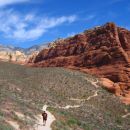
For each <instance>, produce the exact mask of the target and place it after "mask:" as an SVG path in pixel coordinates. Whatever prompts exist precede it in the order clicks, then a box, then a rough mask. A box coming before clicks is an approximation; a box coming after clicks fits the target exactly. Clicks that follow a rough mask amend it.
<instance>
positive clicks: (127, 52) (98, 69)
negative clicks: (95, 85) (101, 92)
mask: <svg viewBox="0 0 130 130" xmlns="http://www.w3.org/2000/svg"><path fill="white" fill-rule="evenodd" d="M53 44H54V43H53ZM28 63H29V64H30V65H32V66H35V67H52V66H54V67H67V68H71V69H78V70H80V71H83V72H87V73H91V74H95V75H97V76H98V77H101V78H108V79H110V80H111V81H113V82H114V83H116V84H117V85H118V86H119V87H117V85H116V87H115V86H114V85H113V92H115V93H117V92H116V91H118V95H123V96H124V97H125V96H126V95H128V94H126V93H127V92H128V91H130V31H128V30H126V29H124V28H121V27H117V26H116V25H115V24H114V23H107V24H105V25H103V26H101V27H95V28H93V29H90V30H86V31H84V32H83V33H81V34H78V35H75V36H74V37H70V38H67V39H63V40H59V42H58V41H57V42H56V44H54V45H53V46H51V47H50V48H48V49H43V50H42V51H41V52H40V53H38V55H36V56H35V57H33V60H32V59H30V60H29V61H28ZM106 86H107V85H106ZM108 89H109V87H108ZM119 90H120V91H119Z"/></svg>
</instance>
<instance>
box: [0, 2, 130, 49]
mask: <svg viewBox="0 0 130 130" xmlns="http://www.w3.org/2000/svg"><path fill="white" fill-rule="evenodd" d="M109 21H112V22H115V23H116V24H117V25H119V26H122V27H125V28H127V29H130V1H129V0H108V1H107V0H0V43H1V44H4V45H14V46H18V47H23V48H27V47H31V46H33V45H36V44H43V43H46V42H49V41H53V40H55V39H57V38H65V37H68V36H71V35H74V34H77V33H80V32H83V31H84V30H86V29H88V28H92V27H94V26H99V25H102V24H104V23H106V22H109Z"/></svg>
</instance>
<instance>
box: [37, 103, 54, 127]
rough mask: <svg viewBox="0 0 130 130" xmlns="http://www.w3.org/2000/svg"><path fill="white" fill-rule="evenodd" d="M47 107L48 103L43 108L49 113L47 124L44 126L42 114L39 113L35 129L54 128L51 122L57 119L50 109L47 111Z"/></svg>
mask: <svg viewBox="0 0 130 130" xmlns="http://www.w3.org/2000/svg"><path fill="white" fill-rule="evenodd" d="M47 107H48V106H47V105H44V106H43V109H42V110H43V111H46V113H47V115H48V119H47V122H46V125H45V126H43V119H42V116H41V115H39V116H38V121H37V124H36V126H35V130H52V128H51V124H52V123H53V121H55V117H54V116H53V115H52V114H51V113H50V112H49V111H47Z"/></svg>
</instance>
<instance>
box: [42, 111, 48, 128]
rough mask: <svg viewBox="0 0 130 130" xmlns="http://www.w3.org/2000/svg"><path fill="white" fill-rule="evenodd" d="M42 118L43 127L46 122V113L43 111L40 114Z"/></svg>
mask: <svg viewBox="0 0 130 130" xmlns="http://www.w3.org/2000/svg"><path fill="white" fill-rule="evenodd" d="M42 117H43V125H44V126H45V125H46V121H47V113H46V112H45V111H44V112H43V113H42Z"/></svg>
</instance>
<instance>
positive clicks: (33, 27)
mask: <svg viewBox="0 0 130 130" xmlns="http://www.w3.org/2000/svg"><path fill="white" fill-rule="evenodd" d="M76 19H77V16H75V15H71V16H61V17H51V18H50V17H39V16H37V15H35V14H33V13H32V14H31V13H30V14H26V15H22V14H19V13H16V12H14V11H13V10H8V11H7V10H6V11H5V10H3V11H0V32H1V33H2V35H3V36H4V37H6V38H11V39H15V40H22V41H25V40H33V39H37V38H39V37H41V36H42V35H43V34H44V33H45V32H47V31H48V30H49V29H50V28H53V27H56V26H59V25H61V24H64V23H72V22H74V21H75V20H76Z"/></svg>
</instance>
